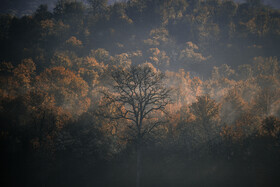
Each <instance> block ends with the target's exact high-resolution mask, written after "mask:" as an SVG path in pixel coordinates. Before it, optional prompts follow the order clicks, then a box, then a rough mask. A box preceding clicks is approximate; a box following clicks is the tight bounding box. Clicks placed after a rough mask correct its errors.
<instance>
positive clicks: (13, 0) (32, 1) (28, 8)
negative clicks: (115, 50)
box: [0, 0, 280, 15]
mask: <svg viewBox="0 0 280 187" xmlns="http://www.w3.org/2000/svg"><path fill="white" fill-rule="evenodd" d="M81 1H86V0H81ZM115 1H119V0H108V2H109V4H112V3H114V2H115ZM235 1H236V2H245V1H246V0H235ZM56 2H57V0H0V13H12V14H15V15H27V14H32V12H34V11H35V10H36V9H37V7H38V5H40V4H48V7H49V10H52V9H53V8H54V6H55V4H56ZM263 2H264V3H265V4H268V5H271V6H272V7H274V8H278V9H280V0H263Z"/></svg>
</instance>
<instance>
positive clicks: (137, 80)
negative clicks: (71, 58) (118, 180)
mask: <svg viewBox="0 0 280 187" xmlns="http://www.w3.org/2000/svg"><path fill="white" fill-rule="evenodd" d="M111 77H112V79H113V82H114V83H113V90H114V92H115V94H112V95H109V94H108V93H104V94H105V98H106V99H107V101H108V103H110V104H113V105H114V107H115V112H114V113H113V114H111V116H110V117H111V118H113V119H125V120H128V121H129V122H131V123H130V124H129V126H128V127H129V129H130V130H131V131H132V132H133V136H134V139H135V141H136V145H137V179H136V186H137V187H139V186H140V175H141V152H142V151H141V147H142V143H143V137H144V136H145V135H146V134H149V133H151V132H152V131H153V130H154V129H155V128H156V127H157V126H158V125H160V124H161V122H162V121H161V120H158V119H155V116H154V114H155V113H156V112H159V111H160V112H164V113H165V108H166V106H167V105H168V104H169V103H170V102H171V99H170V95H171V89H169V88H167V87H166V86H165V85H164V82H163V78H164V75H163V74H162V73H160V72H158V71H157V70H155V68H153V67H151V66H149V64H144V65H142V66H132V67H130V68H128V69H120V68H118V69H115V70H113V71H112V74H111Z"/></svg>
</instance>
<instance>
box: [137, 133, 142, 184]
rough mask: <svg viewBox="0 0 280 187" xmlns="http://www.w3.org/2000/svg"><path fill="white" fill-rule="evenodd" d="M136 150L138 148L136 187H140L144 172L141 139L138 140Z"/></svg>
mask: <svg viewBox="0 0 280 187" xmlns="http://www.w3.org/2000/svg"><path fill="white" fill-rule="evenodd" d="M136 148H137V173H136V187H140V181H141V180H140V179H141V170H142V141H141V138H138V141H137V147H136Z"/></svg>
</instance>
